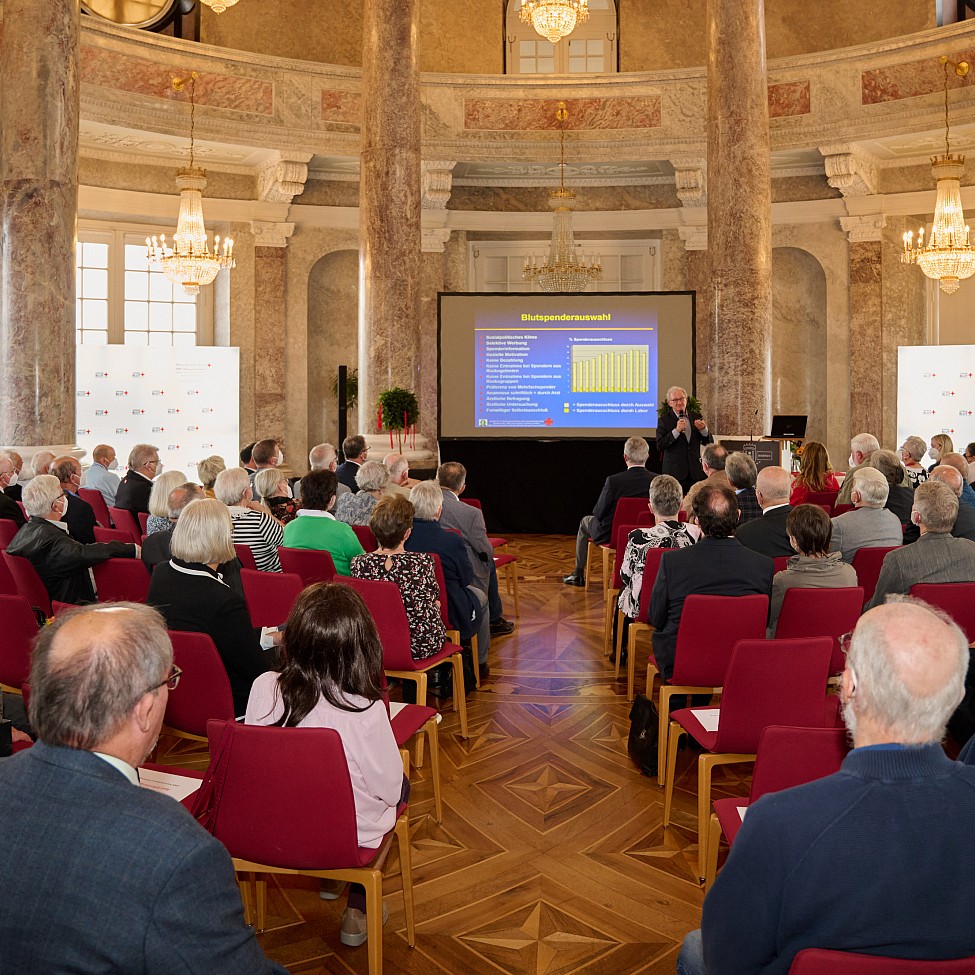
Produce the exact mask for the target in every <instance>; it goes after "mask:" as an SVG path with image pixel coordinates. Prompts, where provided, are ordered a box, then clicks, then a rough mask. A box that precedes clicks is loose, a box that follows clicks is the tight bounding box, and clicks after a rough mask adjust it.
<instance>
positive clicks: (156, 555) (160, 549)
mask: <svg viewBox="0 0 975 975" xmlns="http://www.w3.org/2000/svg"><path fill="white" fill-rule="evenodd" d="M172 541H173V533H172V532H153V533H152V534H151V535H147V536H146V540H145V541H144V542H143V543H142V563H143V565H145V567H146V569H147V570H148V571H149V575H150V576H151V575H152V570H153V569H154V568H155V567H156V566H157V565H159V563H160V562H168V561H169V559H170V551H169V546H170V544H172ZM240 569H241V565H240V559H231V561H230V562H224V563H222V564H221V565H218V566H217V572H219V573H220V575H221V576H222V577H223V581H224V582H226V583H227V585H228V586H230V588H231V589H233V591H234V592H235V593H237V595H238V596H240V598H241V599H243V598H244V584H243V583H242V582H241V581H240Z"/></svg>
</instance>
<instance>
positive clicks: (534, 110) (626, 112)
mask: <svg viewBox="0 0 975 975" xmlns="http://www.w3.org/2000/svg"><path fill="white" fill-rule="evenodd" d="M558 105H559V99H557V98H519V99H510V98H467V99H465V100H464V128H465V129H473V130H498V129H500V130H506V129H518V130H529V131H536V130H539V129H558V128H559V122H558V120H557V119H556V117H555V112H556V109H557V108H558ZM565 105H566V109H567V110H568V113H569V117H568V119H567V120H566V123H565V128H566V131H569V130H572V129H652V128H656V127H657V126H659V125H660V96H659V95H646V96H632V97H624V98H567V99H565Z"/></svg>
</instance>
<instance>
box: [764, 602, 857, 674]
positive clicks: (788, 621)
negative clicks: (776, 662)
mask: <svg viewBox="0 0 975 975" xmlns="http://www.w3.org/2000/svg"><path fill="white" fill-rule="evenodd" d="M862 609H863V590H862V589H861V588H860V586H849V587H846V588H843V589H799V588H796V589H789V590H787V591H786V594H785V598H784V599H783V600H782V609H781V611H780V612H779V621H778V624H777V625H776V627H775V638H776V640H780V639H782V640H793V639H798V638H800V637H806V636H828V637H832V639H833V658H832V660H831V661H830V665H829V672H830V674H831V675H833V676H836V675H838V674H842V673H843V668H844V667H845V666H846V663H845V661H844V659H843V651H842V650H841V649H840V641H839V637H841V636H842V635H843V634H844V633H849V632H850V630H852V629H853V627H855V626H856V625H857V620H858V619H859V618H860V613H861V611H862Z"/></svg>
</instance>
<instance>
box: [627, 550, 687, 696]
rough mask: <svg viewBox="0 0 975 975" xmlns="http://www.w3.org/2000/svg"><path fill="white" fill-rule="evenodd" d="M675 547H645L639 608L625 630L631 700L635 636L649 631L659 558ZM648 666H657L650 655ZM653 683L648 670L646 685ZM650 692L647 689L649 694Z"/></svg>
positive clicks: (628, 687) (655, 670) (634, 682)
mask: <svg viewBox="0 0 975 975" xmlns="http://www.w3.org/2000/svg"><path fill="white" fill-rule="evenodd" d="M674 551H676V549H672V548H648V549H647V559H646V561H645V562H644V563H643V582H642V583H641V585H640V609H639V611H638V615H637V618H636V619H635V620H630V626H629V629H628V630H627V637H626V699H627V700H628V701H632V700H633V691H634V688H635V687H636V638H637V637H638V636H639V635H640V634H641V633H649V632H650V631H651V630H652V629H653V627H652V626H651V625H650V622H649V617H650V596H651V594H652V593H653V584H654V583H655V582H656V581H657V571H658V570H659V569H660V560H661V559H662V558H663V557H664V556H665V555H666V554H667V553H668V552H674ZM620 633H621V634H622V627H621V628H620ZM617 643H618V644H620V643H622V638H621V639H620V640H617ZM650 666H651V667H653V672H654V673H656V672H657V668H656V667H655V666H654V664H653V658H652V655H651V662H650ZM619 675H620V647H619V646H617V648H616V676H617V677H619ZM652 684H653V678H652V677H650V676H649V670H648V671H647V687H651V686H652ZM649 694H650V692H649V691H647V695H648V696H649Z"/></svg>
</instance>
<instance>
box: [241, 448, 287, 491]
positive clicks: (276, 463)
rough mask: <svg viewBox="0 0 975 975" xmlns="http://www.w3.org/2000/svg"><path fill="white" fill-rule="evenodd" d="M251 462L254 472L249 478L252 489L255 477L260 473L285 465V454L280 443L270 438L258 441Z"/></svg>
mask: <svg viewBox="0 0 975 975" xmlns="http://www.w3.org/2000/svg"><path fill="white" fill-rule="evenodd" d="M251 462H252V466H253V468H254V469H253V470H252V471H250V473H249V475H248V476H249V477H250V482H251V487H253V486H254V477H255V475H256V474H257V472H258V471H266V470H268V469H269V468H273V467H280V466H281V465H282V464H283V463H284V454H283V453H282V452H281V444H280V442H279V441H277V440H274V439H273V438H271V437H268V438H267V439H266V440H258V441H257V443H256V444H254V447H253V449H252V450H251Z"/></svg>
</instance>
